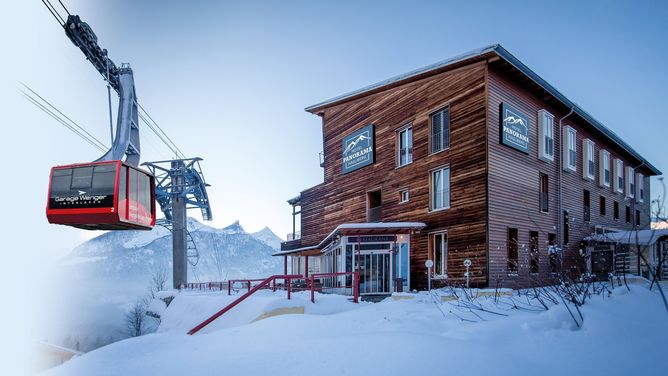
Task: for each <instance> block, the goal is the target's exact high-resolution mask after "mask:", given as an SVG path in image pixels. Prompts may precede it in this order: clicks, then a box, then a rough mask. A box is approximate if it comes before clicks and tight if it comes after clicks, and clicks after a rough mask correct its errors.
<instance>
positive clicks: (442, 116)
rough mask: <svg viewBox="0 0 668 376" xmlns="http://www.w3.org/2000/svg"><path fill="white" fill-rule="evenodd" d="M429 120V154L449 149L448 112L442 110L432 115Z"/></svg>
mask: <svg viewBox="0 0 668 376" xmlns="http://www.w3.org/2000/svg"><path fill="white" fill-rule="evenodd" d="M430 119H431V152H432V153H436V152H439V151H441V150H445V149H447V148H448V147H450V111H449V109H448V108H444V109H442V110H440V111H437V112H435V113H433V114H432V115H431V116H430Z"/></svg>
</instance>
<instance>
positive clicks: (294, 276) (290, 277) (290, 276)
mask: <svg viewBox="0 0 668 376" xmlns="http://www.w3.org/2000/svg"><path fill="white" fill-rule="evenodd" d="M303 278H304V276H303V275H301V274H286V275H272V276H271V277H269V278H265V279H263V280H262V282H260V283H258V284H257V285H255V287H253V288H251V289H250V290H248V292H246V293H245V294H243V295H241V296H240V297H239V298H237V299H236V300H234V301H233V302H232V303H230V304H228V305H227V306H226V307H225V308H223V309H221V310H220V311H218V312H216V313H214V314H213V315H212V316H211V317H209V318H208V319H206V320H204V321H203V322H202V323H200V324H199V325H197V326H196V327H194V328H192V329H190V331H189V332H188V334H190V335H193V334H195V333H197V332H199V331H200V330H202V328H204V327H205V326H207V325H209V324H211V323H212V322H213V321H214V320H215V319H217V318H219V317H220V316H222V315H224V314H225V312H227V311H229V310H231V309H232V308H234V307H235V306H236V305H237V304H239V303H241V302H242V301H243V300H244V299H246V298H248V297H249V296H251V295H253V294H254V293H255V292H257V291H258V290H260V289H261V288H263V287H265V286H268V285H269V283H270V282H272V281H273V282H275V281H276V280H277V279H282V280H284V281H285V286H286V289H287V292H288V299H290V285H291V283H290V281H292V280H293V279H303ZM230 282H231V281H230ZM249 283H250V282H249ZM274 286H276V284H275V283H274Z"/></svg>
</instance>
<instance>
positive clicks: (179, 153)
mask: <svg viewBox="0 0 668 376" xmlns="http://www.w3.org/2000/svg"><path fill="white" fill-rule="evenodd" d="M135 103H136V104H137V107H139V108H140V109H141V110H142V111H143V112H144V114H145V115H146V117H148V118H149V119H150V120H151V121H152V122H153V124H154V125H155V127H156V128H157V129H159V130H160V132H161V133H162V134H163V136H164V137H165V138H166V139H167V140H169V142H170V143H171V145H172V147H173V148H174V149H175V150H176V151H178V153H175V154H176V155H177V156H180V157H181V158H185V156H184V154H183V152H182V151H181V149H180V148H179V147H178V146H176V143H174V141H172V139H171V138H170V137H169V136H168V135H167V133H165V131H164V130H163V129H162V127H160V126H159V125H158V123H157V122H156V121H155V120H154V119H153V117H151V115H150V114H149V113H148V111H146V109H145V108H144V107H142V105H141V104H139V103H138V102H137V101H135ZM170 149H171V147H170Z"/></svg>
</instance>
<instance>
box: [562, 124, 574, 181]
mask: <svg viewBox="0 0 668 376" xmlns="http://www.w3.org/2000/svg"><path fill="white" fill-rule="evenodd" d="M575 133H576V132H575V129H573V128H571V127H569V126H566V127H565V128H564V138H563V139H564V140H565V142H564V146H563V161H564V162H563V164H564V170H569V171H573V172H575V171H577V167H576V165H575V161H576V160H577V146H576V144H575V140H576V137H575Z"/></svg>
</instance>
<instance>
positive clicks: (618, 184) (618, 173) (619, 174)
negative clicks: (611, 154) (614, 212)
mask: <svg viewBox="0 0 668 376" xmlns="http://www.w3.org/2000/svg"><path fill="white" fill-rule="evenodd" d="M623 166H624V165H623V163H622V160H621V159H615V174H614V176H613V177H614V179H615V192H619V193H622V192H624V174H623Z"/></svg>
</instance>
